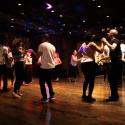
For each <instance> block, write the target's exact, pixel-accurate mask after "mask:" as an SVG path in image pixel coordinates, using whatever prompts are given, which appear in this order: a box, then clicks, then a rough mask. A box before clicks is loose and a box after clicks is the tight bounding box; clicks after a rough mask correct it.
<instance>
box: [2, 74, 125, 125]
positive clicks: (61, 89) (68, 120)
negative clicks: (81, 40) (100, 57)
mask: <svg viewBox="0 0 125 125" xmlns="http://www.w3.org/2000/svg"><path fill="white" fill-rule="evenodd" d="M53 84H54V90H55V92H56V101H55V102H53V103H52V102H51V103H50V102H49V103H46V104H43V103H40V102H39V100H40V99H41V94H40V90H39V85H38V79H34V80H33V83H32V85H29V86H22V92H23V96H22V97H21V98H20V99H14V98H12V89H11V90H10V91H9V92H8V93H0V125H125V86H124V84H125V78H124V80H123V86H122V88H119V93H120V101H118V102H110V103H106V102H104V101H103V100H104V99H105V98H106V97H107V96H108V95H109V92H110V91H109V86H108V83H105V82H104V81H103V78H102V76H98V77H97V78H96V81H95V89H94V94H93V96H94V97H95V98H96V102H94V103H92V104H90V103H85V102H82V101H81V94H82V78H80V79H78V80H77V81H76V82H72V83H71V82H68V80H67V79H63V80H61V81H59V82H54V83H53Z"/></svg>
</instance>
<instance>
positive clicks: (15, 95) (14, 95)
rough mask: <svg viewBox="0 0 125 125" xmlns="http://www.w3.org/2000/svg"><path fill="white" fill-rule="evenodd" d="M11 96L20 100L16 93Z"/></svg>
mask: <svg viewBox="0 0 125 125" xmlns="http://www.w3.org/2000/svg"><path fill="white" fill-rule="evenodd" d="M12 96H13V97H15V98H20V96H19V95H18V94H17V93H16V92H13V93H12Z"/></svg>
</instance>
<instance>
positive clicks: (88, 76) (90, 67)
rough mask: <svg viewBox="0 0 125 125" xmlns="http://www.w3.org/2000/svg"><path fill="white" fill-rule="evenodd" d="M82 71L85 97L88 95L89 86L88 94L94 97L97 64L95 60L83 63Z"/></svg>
mask: <svg viewBox="0 0 125 125" xmlns="http://www.w3.org/2000/svg"><path fill="white" fill-rule="evenodd" d="M81 67H82V72H83V75H84V79H85V80H84V84H83V95H82V96H83V97H84V96H86V91H87V88H88V86H89V88H88V96H89V97H92V93H93V89H94V81H95V76H96V64H95V62H94V61H92V62H85V63H81Z"/></svg>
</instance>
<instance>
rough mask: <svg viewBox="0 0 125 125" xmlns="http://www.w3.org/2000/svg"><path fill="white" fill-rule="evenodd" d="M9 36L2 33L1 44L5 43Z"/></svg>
mask: <svg viewBox="0 0 125 125" xmlns="http://www.w3.org/2000/svg"><path fill="white" fill-rule="evenodd" d="M6 40H7V38H6V37H5V35H3V34H1V35H0V44H4V43H5V42H6Z"/></svg>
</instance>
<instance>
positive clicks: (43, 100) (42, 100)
mask: <svg viewBox="0 0 125 125" xmlns="http://www.w3.org/2000/svg"><path fill="white" fill-rule="evenodd" d="M40 102H43V103H47V102H49V100H48V99H41V100H40Z"/></svg>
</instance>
